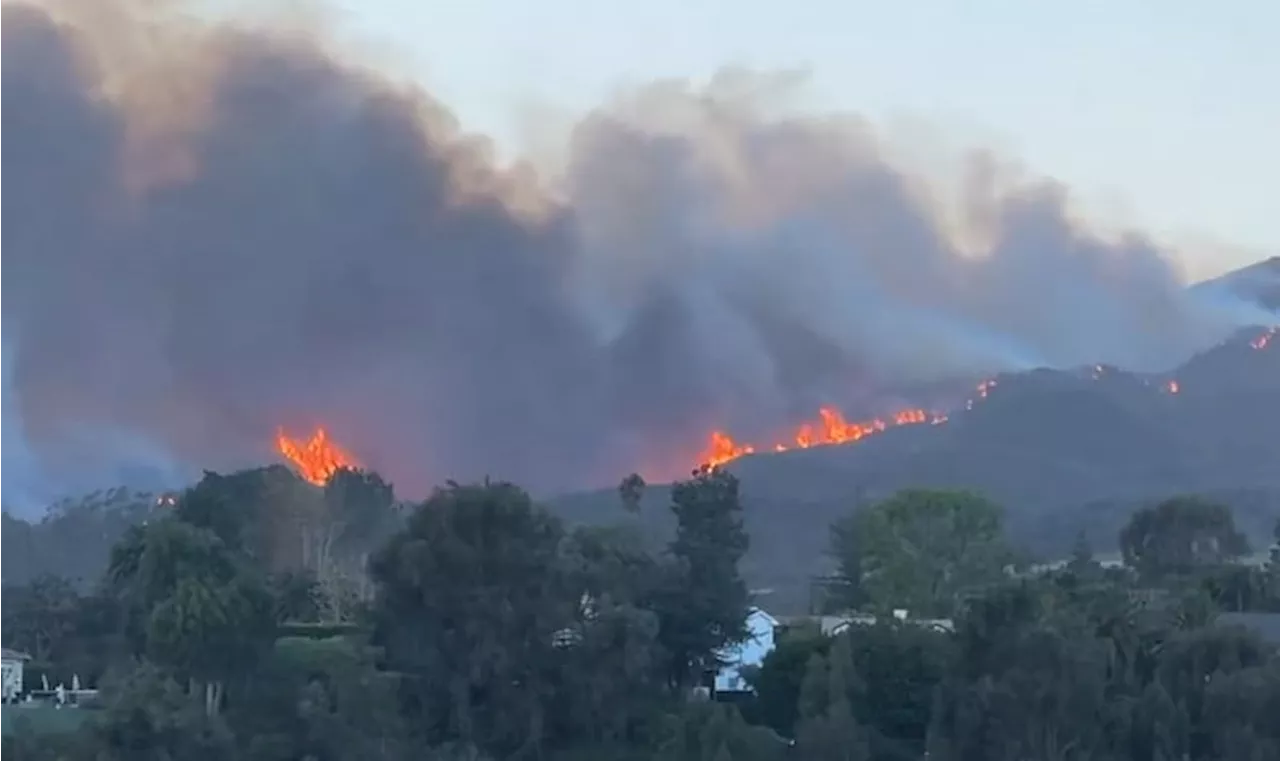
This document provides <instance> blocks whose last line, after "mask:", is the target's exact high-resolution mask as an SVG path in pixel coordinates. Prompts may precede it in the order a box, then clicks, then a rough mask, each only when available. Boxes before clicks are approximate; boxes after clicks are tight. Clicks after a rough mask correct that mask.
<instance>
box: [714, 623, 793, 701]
mask: <svg viewBox="0 0 1280 761" xmlns="http://www.w3.org/2000/svg"><path fill="white" fill-rule="evenodd" d="M777 628H778V620H777V619H776V618H774V617H773V616H771V615H769V614H768V613H765V612H764V611H763V610H761V609H760V608H751V610H750V611H748V613H747V632H748V634H747V638H746V639H745V640H743V641H742V642H739V643H738V644H736V645H733V646H731V647H727V648H725V649H724V650H723V651H721V652H720V658H721V659H722V660H723V661H724V665H723V666H721V667H720V670H719V671H718V672H717V673H716V675H715V692H716V693H717V694H721V693H743V692H750V691H751V685H750V684H748V683H747V679H746V673H747V672H748V671H750V670H751V669H756V668H759V667H760V665H761V664H763V663H764V659H765V657H766V656H768V655H769V653H771V652H773V647H774V631H775V630H776V629H777Z"/></svg>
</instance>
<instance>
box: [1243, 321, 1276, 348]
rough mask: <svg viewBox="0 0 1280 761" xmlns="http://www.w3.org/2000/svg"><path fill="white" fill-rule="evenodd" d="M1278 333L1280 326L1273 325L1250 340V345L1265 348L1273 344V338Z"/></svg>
mask: <svg viewBox="0 0 1280 761" xmlns="http://www.w3.org/2000/svg"><path fill="white" fill-rule="evenodd" d="M1276 333H1280V327H1276V326H1272V327H1271V328H1270V329H1268V330H1267V332H1266V333H1263V334H1262V335H1260V336H1258V337H1257V338H1255V339H1253V340H1252V341H1250V342H1249V345H1250V346H1252V347H1253V348H1255V349H1258V350H1262V349H1265V348H1267V346H1269V345H1270V344H1271V339H1272V338H1274V337H1275V335H1276Z"/></svg>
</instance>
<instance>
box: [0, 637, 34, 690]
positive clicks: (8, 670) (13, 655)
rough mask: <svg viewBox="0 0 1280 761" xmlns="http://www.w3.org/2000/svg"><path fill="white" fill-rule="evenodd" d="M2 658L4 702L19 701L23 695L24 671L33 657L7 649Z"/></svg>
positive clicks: (0, 680)
mask: <svg viewBox="0 0 1280 761" xmlns="http://www.w3.org/2000/svg"><path fill="white" fill-rule="evenodd" d="M2 655H3V657H2V658H0V689H3V699H4V702H6V703H9V702H12V701H14V700H17V699H18V698H19V697H20V696H21V695H22V670H23V667H24V665H25V664H26V662H27V661H29V660H31V656H29V655H27V654H26V653H20V652H18V651H17V650H10V649H8V648H5V649H4V650H3V651H2Z"/></svg>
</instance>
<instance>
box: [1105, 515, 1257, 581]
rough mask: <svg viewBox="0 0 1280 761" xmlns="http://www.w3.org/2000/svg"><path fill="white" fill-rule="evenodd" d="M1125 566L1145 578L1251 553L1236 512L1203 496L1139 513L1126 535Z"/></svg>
mask: <svg viewBox="0 0 1280 761" xmlns="http://www.w3.org/2000/svg"><path fill="white" fill-rule="evenodd" d="M1120 550H1121V552H1122V553H1123V554H1124V560H1125V563H1126V564H1127V565H1129V566H1132V567H1133V568H1137V569H1138V571H1139V572H1140V573H1142V574H1143V575H1144V576H1146V577H1149V578H1152V579H1163V578H1167V577H1169V576H1170V575H1174V574H1186V573H1191V572H1193V571H1196V570H1199V569H1203V568H1206V567H1212V566H1217V565H1221V564H1222V563H1225V562H1227V561H1230V560H1234V559H1235V558H1238V557H1241V556H1242V555H1246V554H1248V552H1249V544H1248V542H1247V541H1246V539H1245V537H1244V535H1243V534H1241V533H1240V532H1239V531H1237V530H1236V525H1235V520H1234V518H1233V517H1232V515H1231V509H1230V508H1229V507H1227V506H1225V505H1220V504H1217V503H1215V502H1210V501H1207V500H1205V499H1202V498H1199V497H1174V498H1172V499H1167V500H1165V501H1163V502H1161V503H1159V504H1157V505H1155V506H1153V507H1146V508H1143V509H1141V510H1139V511H1138V512H1136V513H1134V515H1133V517H1131V518H1130V519H1129V522H1128V523H1127V524H1125V527H1124V529H1123V530H1121V532H1120Z"/></svg>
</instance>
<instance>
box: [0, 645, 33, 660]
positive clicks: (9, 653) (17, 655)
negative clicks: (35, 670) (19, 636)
mask: <svg viewBox="0 0 1280 761" xmlns="http://www.w3.org/2000/svg"><path fill="white" fill-rule="evenodd" d="M0 656H3V659H4V660H6V661H29V660H31V656H29V655H27V654H26V653H21V652H18V651H17V650H10V649H9V648H7V647H6V648H3V649H2V650H0Z"/></svg>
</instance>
